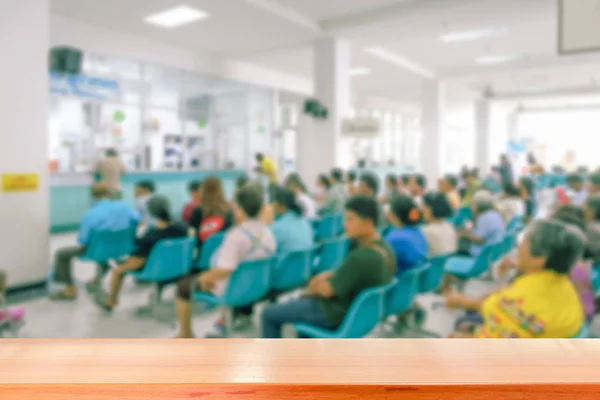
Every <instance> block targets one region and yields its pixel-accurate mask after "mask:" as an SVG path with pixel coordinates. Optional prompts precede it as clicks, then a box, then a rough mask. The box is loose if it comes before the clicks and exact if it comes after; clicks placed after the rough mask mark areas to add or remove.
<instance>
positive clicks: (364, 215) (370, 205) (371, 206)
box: [345, 195, 379, 226]
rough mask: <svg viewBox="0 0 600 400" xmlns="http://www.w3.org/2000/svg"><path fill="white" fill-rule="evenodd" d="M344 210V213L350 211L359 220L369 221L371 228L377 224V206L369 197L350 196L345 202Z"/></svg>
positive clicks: (375, 201)
mask: <svg viewBox="0 0 600 400" xmlns="http://www.w3.org/2000/svg"><path fill="white" fill-rule="evenodd" d="M345 209H346V211H352V212H353V213H355V214H356V215H358V216H359V217H360V218H361V219H364V220H369V221H371V222H372V223H373V226H377V224H378V223H379V204H377V200H375V199H374V198H373V197H371V196H365V195H357V196H352V197H351V198H350V199H348V201H347V202H346V205H345Z"/></svg>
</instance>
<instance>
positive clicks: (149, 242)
mask: <svg viewBox="0 0 600 400" xmlns="http://www.w3.org/2000/svg"><path fill="white" fill-rule="evenodd" d="M147 206H148V213H149V214H150V217H151V218H152V219H153V220H155V221H156V223H155V224H154V226H152V227H151V228H149V229H148V230H147V231H146V232H145V233H144V235H143V236H141V237H139V238H137V239H136V243H135V247H134V250H133V252H132V253H131V255H130V256H129V258H128V259H127V260H126V261H125V262H123V263H121V264H119V265H111V267H113V268H112V269H113V272H112V275H111V279H110V290H109V293H110V294H109V297H108V298H107V299H97V301H98V303H97V304H98V305H99V306H100V307H101V308H103V309H104V310H106V311H112V309H113V308H114V307H115V306H116V305H117V304H118V302H119V292H120V291H121V284H122V282H123V277H124V276H125V273H127V272H132V271H137V272H139V271H141V270H142V269H143V268H144V265H145V264H146V260H147V259H148V257H149V256H150V253H151V252H152V249H153V248H154V246H156V244H157V243H158V242H160V241H161V240H164V239H176V238H182V237H186V236H187V235H188V227H187V226H186V225H185V224H183V223H179V222H175V221H174V220H173V217H172V215H171V210H170V208H171V207H170V205H169V200H168V199H167V198H166V197H165V196H162V195H154V196H152V198H151V199H150V200H148V205H147Z"/></svg>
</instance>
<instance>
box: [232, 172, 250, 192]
mask: <svg viewBox="0 0 600 400" xmlns="http://www.w3.org/2000/svg"><path fill="white" fill-rule="evenodd" d="M249 182H250V178H248V175H241V176H238V178H237V179H236V180H235V188H236V189H239V188H241V187H242V186H245V185H247V184H248V183H249Z"/></svg>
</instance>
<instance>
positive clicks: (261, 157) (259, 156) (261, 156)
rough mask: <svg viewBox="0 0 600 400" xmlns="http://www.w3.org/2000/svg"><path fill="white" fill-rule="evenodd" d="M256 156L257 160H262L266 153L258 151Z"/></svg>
mask: <svg viewBox="0 0 600 400" xmlns="http://www.w3.org/2000/svg"><path fill="white" fill-rule="evenodd" d="M255 157H256V160H257V161H262V160H263V158H265V155H264V154H263V153H256V156H255Z"/></svg>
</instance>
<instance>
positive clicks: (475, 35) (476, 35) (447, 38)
mask: <svg viewBox="0 0 600 400" xmlns="http://www.w3.org/2000/svg"><path fill="white" fill-rule="evenodd" d="M507 33H508V30H506V29H498V28H486V29H478V30H472V31H463V32H452V33H447V34H445V35H442V36H440V40H441V41H442V42H446V43H456V42H471V41H474V40H481V39H486V38H490V37H494V36H501V35H506V34H507Z"/></svg>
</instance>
